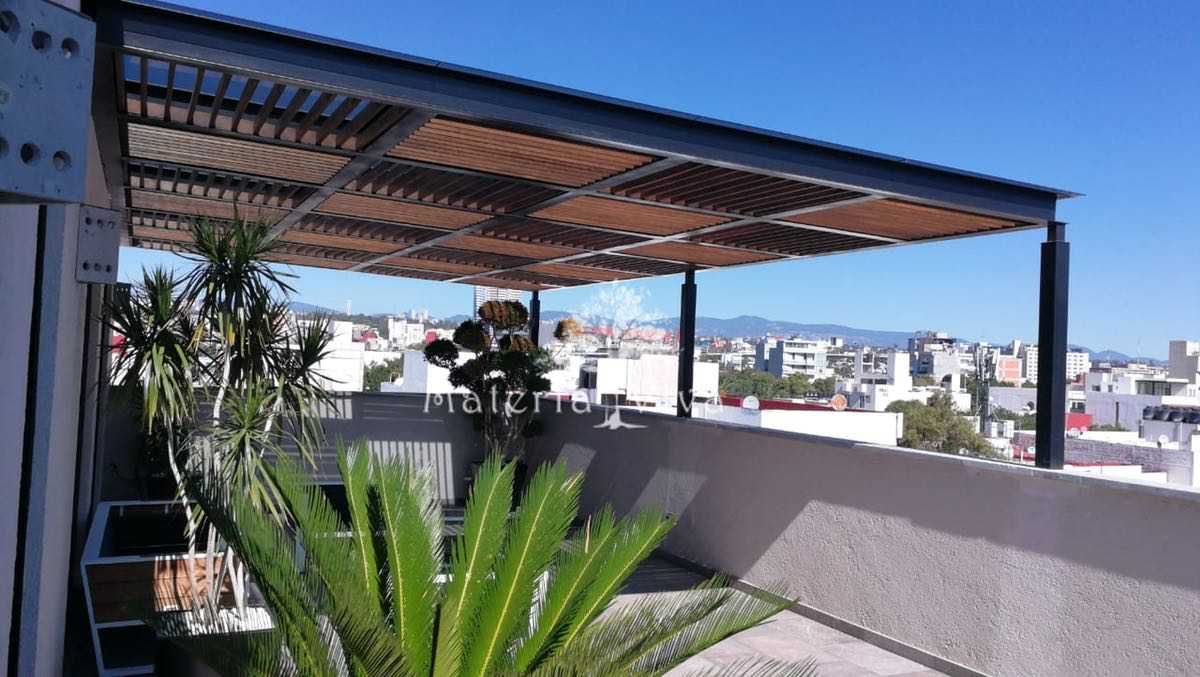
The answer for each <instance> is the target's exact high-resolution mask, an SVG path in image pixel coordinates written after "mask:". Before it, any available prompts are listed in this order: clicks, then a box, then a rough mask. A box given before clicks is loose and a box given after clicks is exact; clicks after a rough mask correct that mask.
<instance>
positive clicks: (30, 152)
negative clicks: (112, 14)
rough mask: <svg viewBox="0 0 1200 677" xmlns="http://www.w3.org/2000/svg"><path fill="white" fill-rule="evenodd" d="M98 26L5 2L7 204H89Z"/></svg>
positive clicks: (2, 191) (39, 6)
mask: <svg viewBox="0 0 1200 677" xmlns="http://www.w3.org/2000/svg"><path fill="white" fill-rule="evenodd" d="M95 53H96V25H95V23H93V22H92V21H91V20H90V19H88V18H87V17H85V16H83V15H81V14H78V13H76V12H72V11H71V10H68V9H66V8H64V7H61V6H59V5H56V4H54V3H51V2H48V1H47V0H0V203H5V202H8V203H17V202H24V203H39V202H82V201H83V200H84V177H85V175H86V170H87V141H88V136H87V135H88V124H89V122H90V121H91V117H90V116H91V110H92V106H91V99H92V70H93V62H94V60H95Z"/></svg>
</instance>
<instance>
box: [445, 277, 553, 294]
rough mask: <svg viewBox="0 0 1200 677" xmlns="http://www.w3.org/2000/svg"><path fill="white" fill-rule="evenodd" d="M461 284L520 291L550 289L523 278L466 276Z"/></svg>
mask: <svg viewBox="0 0 1200 677" xmlns="http://www.w3.org/2000/svg"><path fill="white" fill-rule="evenodd" d="M462 283H463V284H473V285H475V286H477V287H497V288H500V289H520V290H522V291H543V290H546V289H550V287H547V286H546V285H543V284H537V283H535V282H526V281H523V280H501V279H498V278H495V277H468V278H466V279H464V280H462Z"/></svg>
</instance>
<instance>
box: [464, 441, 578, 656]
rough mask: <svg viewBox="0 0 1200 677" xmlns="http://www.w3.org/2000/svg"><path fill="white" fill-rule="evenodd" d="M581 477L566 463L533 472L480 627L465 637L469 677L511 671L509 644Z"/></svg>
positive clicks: (562, 531) (521, 626) (565, 524)
mask: <svg viewBox="0 0 1200 677" xmlns="http://www.w3.org/2000/svg"><path fill="white" fill-rule="evenodd" d="M579 483H580V477H579V476H578V475H575V476H572V477H569V478H568V477H567V473H566V467H565V466H564V465H563V464H561V463H556V464H554V465H549V466H542V467H541V468H539V469H538V471H537V472H535V473H534V475H533V479H532V480H530V482H529V487H528V489H526V491H525V496H524V499H523V500H522V502H521V507H520V508H519V509H518V510H517V513H516V515H515V516H514V517H513V520H512V524H511V525H510V526H509V530H508V536H507V538H506V539H505V543H504V550H503V552H502V553H501V555H500V558H499V561H498V562H497V564H496V573H495V577H494V578H493V579H492V580H491V581H489V583H488V585H487V586H486V588H485V591H484V593H483V600H482V602H481V603H480V605H479V611H478V614H479V623H478V626H477V627H476V628H475V631H474V634H473V635H471V636H470V637H469V641H468V639H467V638H465V637H464V649H465V651H464V663H463V666H464V670H463V674H464V675H486V674H490V673H491V671H493V670H496V669H500V668H502V667H507V666H505V665H504V663H505V662H506V661H507V659H508V648H509V644H510V643H511V642H512V641H513V639H514V638H515V637H516V636H517V634H518V633H520V632H522V631H523V630H525V629H526V627H527V624H528V622H529V621H528V613H529V608H530V606H531V605H532V603H533V595H534V586H535V585H536V583H537V578H538V576H540V575H541V574H542V573H543V572H544V571H545V570H546V568H547V567H548V566H549V564H550V562H551V560H552V559H553V558H554V555H555V554H556V552H557V551H558V548H559V546H560V544H561V543H562V541H563V539H564V538H565V537H566V534H567V529H568V528H569V527H570V526H571V522H572V521H573V520H574V519H575V513H576V511H577V509H578V501H579Z"/></svg>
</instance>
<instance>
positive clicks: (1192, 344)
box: [1167, 341, 1200, 384]
mask: <svg viewBox="0 0 1200 677" xmlns="http://www.w3.org/2000/svg"><path fill="white" fill-rule="evenodd" d="M1167 376H1169V377H1171V378H1178V379H1183V380H1185V381H1187V382H1188V383H1194V384H1200V341H1171V343H1170V348H1169V352H1168V355H1167Z"/></svg>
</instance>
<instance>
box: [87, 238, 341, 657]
mask: <svg viewBox="0 0 1200 677" xmlns="http://www.w3.org/2000/svg"><path fill="white" fill-rule="evenodd" d="M192 234H193V237H194V245H193V247H192V250H191V251H192V254H191V257H192V260H193V262H194V263H195V264H196V265H195V267H194V268H193V269H192V270H191V272H189V273H188V274H187V275H185V276H184V277H176V276H175V274H173V273H172V272H170V271H167V270H164V269H154V270H151V271H146V272H145V273H144V274H143V279H142V281H141V283H140V284H139V285H136V286H135V287H134V288H133V289H132V290H131V291H130V293H129V294H122V295H119V296H118V297H117V298H116V299H115V300H114V301H113V302H112V303H111V304H110V306H109V307H108V308H107V313H106V317H107V320H106V321H107V323H108V325H109V327H110V328H111V329H112V330H113V331H114V332H116V333H119V334H120V335H122V336H123V337H124V340H123V342H122V352H121V353H120V355H119V357H118V359H117V360H116V361H115V363H114V380H115V386H116V388H117V389H118V390H120V391H124V392H125V393H126V394H127V395H128V397H127V399H126V401H127V402H130V403H132V404H134V405H136V406H137V407H138V408H139V410H140V416H141V420H142V423H143V431H144V436H145V438H146V442H147V443H148V444H161V445H162V447H163V454H162V456H163V461H164V462H165V465H166V466H167V468H168V469H169V470H170V474H171V476H172V478H173V479H174V481H175V484H176V486H177V487H178V495H177V500H176V501H166V502H159V503H155V504H153V505H152V507H153V509H152V510H148V511H138V510H134V509H133V508H134V506H132V505H122V506H111V505H110V506H108V507H107V508H106V509H103V510H99V511H98V512H97V515H98V517H97V519H96V520H95V521H94V522H93V525H92V529H91V534H90V535H89V542H90V541H91V540H93V539H94V541H95V543H96V548H95V549H94V552H93V553H92V554H93V556H92V557H90V558H89V559H88V560H87V561H85V562H84V564H83V575H84V580H85V585H86V586H87V587H88V588H89V599H105V598H107V597H106V596H111V595H113V594H118V593H116V592H114V591H116V590H129V591H145V590H155V589H157V588H156V586H158V587H161V586H159V581H158V575H159V574H158V572H160V571H161V569H162V568H163V567H164V566H167V563H170V562H178V563H180V566H182V567H183V568H184V569H186V573H185V574H184V575H181V576H175V580H176V582H175V583H173V584H172V585H174V586H175V588H177V591H178V593H179V594H177V595H174V594H173V595H170V596H169V597H178V598H179V599H178V600H174V599H171V600H167V601H166V602H163V601H162V600H160V596H158V595H154V596H152V598H153V600H154V603H155V609H154V610H161V608H164V607H167V606H169V607H170V608H175V609H180V610H196V609H199V608H200V607H201V606H203V604H202V602H203V603H204V604H210V605H233V606H235V607H237V608H238V609H239V610H244V609H245V603H246V595H247V579H246V576H245V575H244V572H243V570H242V567H241V565H240V564H239V561H238V558H237V557H236V552H234V551H232V550H229V549H228V548H225V547H224V546H223V545H222V544H221V543H219V542H218V540H217V533H216V531H215V530H205V529H204V528H203V512H202V511H201V510H199V509H197V508H196V506H195V505H194V503H193V502H192V500H191V499H190V497H189V496H188V492H187V491H186V487H185V486H184V484H183V482H182V478H183V475H184V473H188V474H196V473H199V474H201V475H203V476H205V477H208V478H210V479H212V481H213V486H220V487H223V490H224V491H228V492H230V493H237V494H239V495H243V496H246V497H247V498H248V500H250V501H252V502H253V503H254V504H255V505H256V506H257V507H258V508H260V509H262V510H264V511H265V512H266V513H268V514H271V515H273V516H274V518H275V519H277V520H279V521H280V523H283V522H285V521H286V519H287V516H286V515H285V514H284V508H283V506H282V503H281V501H280V496H279V493H278V491H277V489H276V488H275V486H274V484H273V482H272V476H271V475H270V474H269V473H267V472H266V467H267V466H268V465H269V464H270V463H272V462H274V461H275V460H276V459H277V458H278V457H280V455H281V454H282V443H283V441H284V439H285V437H288V436H290V437H292V438H293V439H294V440H296V441H297V444H296V445H295V446H296V448H298V449H300V451H301V456H302V457H303V458H304V459H305V460H306V461H308V462H310V463H311V462H312V460H313V459H312V458H311V455H310V453H311V450H312V449H314V448H316V447H317V441H318V440H319V439H320V437H321V425H320V420H319V418H317V416H316V415H315V412H314V409H315V405H316V404H318V403H321V402H328V400H329V396H328V394H327V393H326V391H325V390H324V388H323V386H322V381H321V379H320V377H319V375H318V374H317V373H316V366H317V364H318V363H319V362H320V361H321V359H322V358H323V357H325V355H326V354H327V352H328V343H329V341H330V332H329V326H328V320H326V319H324V318H319V317H318V318H313V319H309V320H305V321H303V322H300V321H295V320H294V319H293V317H292V315H291V313H290V312H289V310H288V306H287V303H286V297H287V294H288V293H290V292H291V291H292V290H291V287H289V286H288V285H287V283H286V281H285V280H284V278H285V277H286V275H285V274H282V273H279V272H277V271H275V270H274V269H272V268H271V267H270V265H269V264H268V259H269V258H270V255H271V253H272V252H273V250H274V249H275V248H276V247H277V246H278V243H277V241H276V240H275V239H274V237H273V236H272V235H271V234H270V230H269V228H268V227H267V226H266V225H264V224H256V223H249V222H244V221H236V222H232V223H227V224H222V225H215V224H210V223H205V222H202V223H197V224H194V225H193V228H192ZM198 393H199V396H198ZM151 472H153V471H151ZM148 505H149V504H148ZM117 507H119V508H120V509H112V508H117ZM131 515H136V516H137V518H138V519H140V520H142V521H143V522H146V521H147V520H150V521H152V520H155V519H158V520H160V521H164V522H165V523H167V524H168V525H169V528H170V529H180V528H181V527H182V530H181V531H180V532H179V534H178V535H179V536H180V538H178V539H175V540H174V541H172V542H167V541H169V539H165V540H164V539H161V538H159V539H157V541H159V542H157V544H156V545H155V546H154V547H153V548H149V547H147V548H146V549H144V551H142V552H138V547H137V546H136V544H135V545H134V546H132V547H133V549H132V551H128V552H124V551H123V552H121V553H120V554H114V552H113V551H112V549H111V548H107V547H106V544H108V543H110V542H111V540H112V539H111V537H110V536H109V535H110V534H113V533H132V534H133V537H136V536H137V534H138V533H139V531H140V533H143V534H154V533H157V532H159V531H162V529H143V530H132V531H131V530H129V529H126V528H124V527H123V526H122V525H121V524H114V523H112V522H113V521H114V520H128V519H132V518H131V517H130V516H131ZM200 543H203V545H202V546H201V545H200ZM127 545H128V544H127ZM128 549H129V548H128V547H127V548H126V550H128ZM112 557H120V558H124V559H122V560H120V561H117V560H113V559H112ZM129 558H134V559H136V558H142V560H144V562H142V561H139V562H134V561H133V560H131V559H129ZM126 560H128V561H126ZM117 563H124V564H130V563H136V564H138V566H131V567H125V569H124V571H125V572H126V573H125V574H122V575H121V577H118V578H113V576H107V575H105V574H104V573H103V572H102V570H101V568H100V567H103V566H106V565H109V564H117ZM171 566H174V565H171ZM175 588H173V589H175ZM226 593H229V594H226ZM139 594H140V593H139ZM144 606H145V605H141V606H137V605H135V606H131V607H129V608H128V609H125V610H123V611H120V614H122V617H120V618H116V617H113V618H107V617H106V620H102V621H97V618H98V616H97V613H96V609H94V608H91V607H90V606H89V613H90V614H91V618H92V621H93V625H94V626H95V624H96V623H123V624H137V623H139V622H140V621H141V620H142V619H144V617H145V613H146V612H145V609H144V608H143V607H144ZM93 637H94V639H96V643H97V647H96V652H97V660H98V663H99V664H100V669H101V670H103V669H104V667H103V664H102V663H103V650H102V646H101V641H100V639H98V633H97V632H95V631H94V632H93Z"/></svg>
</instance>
